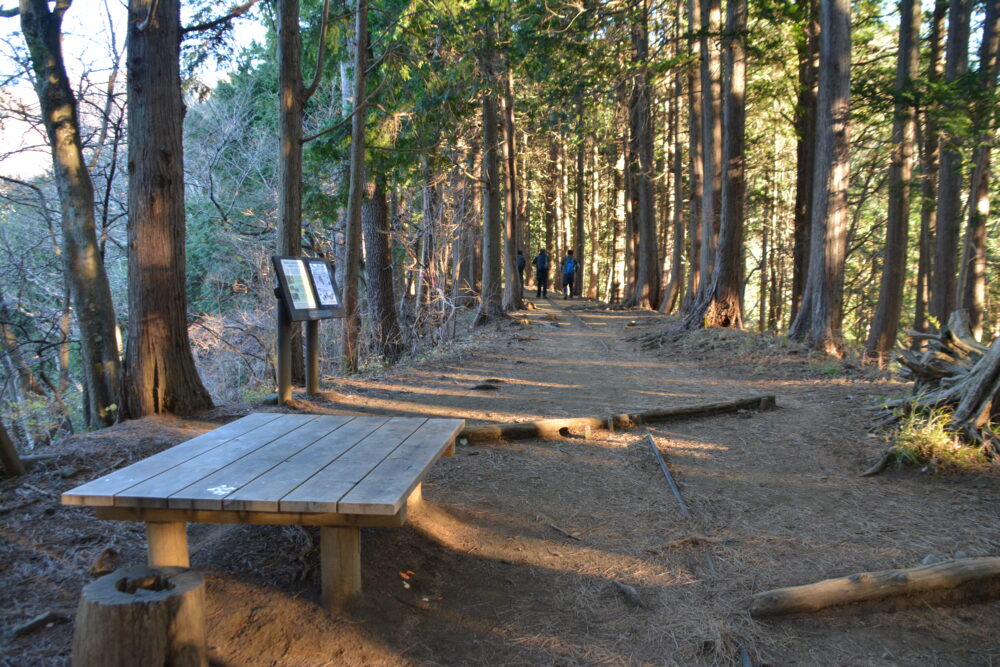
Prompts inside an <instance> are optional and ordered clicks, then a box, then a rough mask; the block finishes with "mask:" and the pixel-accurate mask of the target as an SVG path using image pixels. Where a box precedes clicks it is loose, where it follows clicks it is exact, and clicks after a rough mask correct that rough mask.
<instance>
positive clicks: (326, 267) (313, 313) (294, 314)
mask: <svg viewBox="0 0 1000 667" xmlns="http://www.w3.org/2000/svg"><path fill="white" fill-rule="evenodd" d="M271 263H272V264H273V265H274V275H275V277H276V278H277V280H278V286H277V287H276V288H275V290H274V292H275V295H277V297H278V300H279V301H282V302H283V303H284V304H285V308H286V309H287V311H288V316H289V318H290V319H292V320H293V321H304V320H321V319H326V318H330V317H343V316H344V309H343V302H342V301H341V300H340V294H339V292H337V284H336V283H335V282H334V279H333V266H332V265H331V264H330V262H329V261H328V260H325V259H322V258H319V257H279V256H277V255H274V256H272V257H271Z"/></svg>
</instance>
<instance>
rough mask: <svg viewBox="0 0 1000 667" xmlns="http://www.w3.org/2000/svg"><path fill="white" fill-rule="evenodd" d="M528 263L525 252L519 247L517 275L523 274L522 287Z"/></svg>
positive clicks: (522, 287) (522, 286)
mask: <svg viewBox="0 0 1000 667" xmlns="http://www.w3.org/2000/svg"><path fill="white" fill-rule="evenodd" d="M527 264H528V260H527V259H525V257H524V252H522V251H521V249H520V248H518V249H517V275H519V276H521V289H524V267H525V266H526V265H527Z"/></svg>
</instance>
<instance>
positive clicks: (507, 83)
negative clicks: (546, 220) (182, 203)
mask: <svg viewBox="0 0 1000 667" xmlns="http://www.w3.org/2000/svg"><path fill="white" fill-rule="evenodd" d="M512 77H513V74H512V73H511V70H510V65H509V64H508V65H507V67H506V72H505V75H504V82H503V97H501V98H500V108H501V110H502V112H503V123H502V124H501V126H500V127H501V130H502V135H503V136H502V143H503V165H504V242H503V251H504V262H503V264H504V289H503V309H504V311H510V310H522V309H523V308H524V299H523V292H522V287H523V285H521V279H520V275H519V274H518V271H517V251H518V245H517V230H518V227H519V223H518V219H517V218H518V210H519V209H518V201H517V188H518V173H517V146H516V141H515V134H514V132H515V130H514V91H513V85H512V82H511V79H512Z"/></svg>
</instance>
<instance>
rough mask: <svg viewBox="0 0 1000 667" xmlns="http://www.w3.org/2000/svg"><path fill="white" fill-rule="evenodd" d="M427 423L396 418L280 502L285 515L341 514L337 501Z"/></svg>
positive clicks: (411, 418)
mask: <svg viewBox="0 0 1000 667" xmlns="http://www.w3.org/2000/svg"><path fill="white" fill-rule="evenodd" d="M426 421H427V420H426V419H422V418H414V417H393V418H392V419H390V420H389V421H388V422H386V424H385V425H383V426H382V427H380V428H379V429H378V430H376V431H374V432H373V433H372V434H371V435H369V436H368V437H366V438H365V439H364V440H362V441H361V442H359V443H358V444H357V445H356V446H354V447H352V448H351V449H350V450H348V451H347V452H345V453H344V455H343V456H341V457H340V458H338V459H337V460H336V461H333V462H332V463H330V464H329V465H327V466H326V467H325V468H323V469H322V470H320V471H318V472H317V473H316V474H315V475H313V476H312V477H310V478H309V479H308V480H307V481H305V482H304V483H303V484H301V485H300V486H299V487H297V488H296V489H295V490H294V491H292V492H291V493H289V494H288V495H287V496H285V497H284V498H282V499H281V502H280V503H279V508H280V510H281V511H282V512H338V510H337V503H338V501H339V500H340V499H341V498H342V497H343V496H344V494H346V493H347V492H348V491H350V490H351V489H352V488H354V485H355V484H357V483H358V482H360V481H361V480H362V479H364V478H365V476H366V475H368V473H369V472H370V471H371V469H372V468H374V467H375V466H377V465H378V464H379V463H381V462H382V460H383V459H384V458H385V457H387V456H389V455H390V454H391V453H392V452H393V451H394V450H395V449H396V448H397V447H399V445H400V443H402V442H403V441H404V440H406V439H407V438H408V437H410V435H411V434H412V433H413V432H414V431H416V430H417V429H418V428H420V426H421V425H422V424H423V423H424V422H426Z"/></svg>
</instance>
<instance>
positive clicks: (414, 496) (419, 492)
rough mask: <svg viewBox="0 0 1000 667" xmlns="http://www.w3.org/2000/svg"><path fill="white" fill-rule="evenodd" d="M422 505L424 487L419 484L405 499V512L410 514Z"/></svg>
mask: <svg viewBox="0 0 1000 667" xmlns="http://www.w3.org/2000/svg"><path fill="white" fill-rule="evenodd" d="M423 504H424V485H423V483H422V482H421V483H420V484H417V486H416V488H415V489H413V491H411V492H410V495H409V497H408V498H407V499H406V511H407V512H412V511H414V510H416V509H417V508H419V507H420V506H421V505H423Z"/></svg>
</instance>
